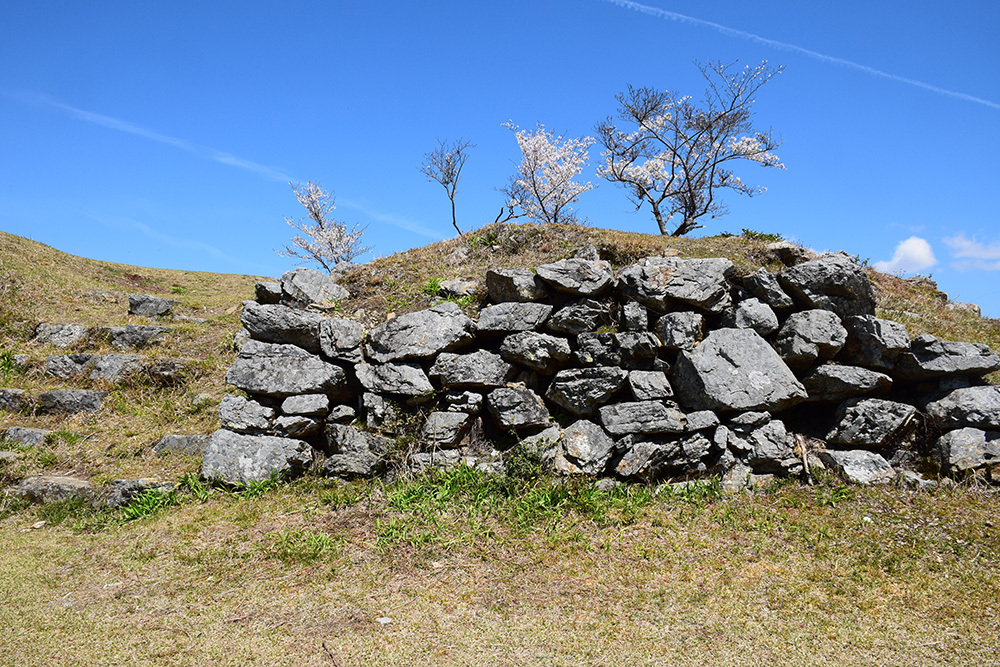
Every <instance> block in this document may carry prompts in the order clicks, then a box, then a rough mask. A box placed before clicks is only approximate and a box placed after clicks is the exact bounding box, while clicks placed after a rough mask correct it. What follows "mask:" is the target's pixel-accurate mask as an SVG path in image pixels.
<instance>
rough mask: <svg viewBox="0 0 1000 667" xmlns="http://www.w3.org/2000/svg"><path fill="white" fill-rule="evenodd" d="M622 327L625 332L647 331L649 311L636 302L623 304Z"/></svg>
mask: <svg viewBox="0 0 1000 667" xmlns="http://www.w3.org/2000/svg"><path fill="white" fill-rule="evenodd" d="M621 325H622V328H623V329H624V330H625V331H645V330H646V329H647V328H649V311H648V310H646V306H644V305H642V304H641V303H638V302H636V301H628V302H626V303H623V304H622V317H621Z"/></svg>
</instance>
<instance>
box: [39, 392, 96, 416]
mask: <svg viewBox="0 0 1000 667" xmlns="http://www.w3.org/2000/svg"><path fill="white" fill-rule="evenodd" d="M107 395H108V392H106V391H94V390H91V389H55V390H53V391H47V392H45V393H44V394H40V395H39V396H38V412H40V413H43V414H44V413H67V414H74V413H77V412H97V411H98V410H100V409H101V405H102V404H103V403H104V399H105V397H106V396H107Z"/></svg>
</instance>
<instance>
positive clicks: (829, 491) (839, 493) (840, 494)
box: [815, 486, 856, 508]
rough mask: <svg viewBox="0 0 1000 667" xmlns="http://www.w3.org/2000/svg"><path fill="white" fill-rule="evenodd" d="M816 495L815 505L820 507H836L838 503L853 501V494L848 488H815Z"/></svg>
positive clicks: (852, 490)
mask: <svg viewBox="0 0 1000 667" xmlns="http://www.w3.org/2000/svg"><path fill="white" fill-rule="evenodd" d="M815 493H816V504H817V505H819V506H820V507H831V508H832V507H836V506H837V505H839V504H840V503H844V502H848V501H851V500H854V498H855V495H856V494H855V492H854V489H852V488H851V487H849V486H840V487H837V488H817V489H816V490H815Z"/></svg>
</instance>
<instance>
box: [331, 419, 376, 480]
mask: <svg viewBox="0 0 1000 667" xmlns="http://www.w3.org/2000/svg"><path fill="white" fill-rule="evenodd" d="M326 442H327V446H328V447H329V450H330V453H329V454H328V455H327V457H326V461H325V462H324V463H323V473H324V474H325V475H328V476H331V477H347V478H353V477H365V478H367V477H374V476H376V475H378V474H380V473H381V472H382V471H383V470H385V466H386V457H387V455H388V453H389V450H390V448H391V447H392V445H393V441H392V440H390V439H389V438H385V437H383V436H380V435H375V434H373V433H365V432H363V431H359V430H357V429H355V428H351V427H349V426H343V425H341V424H327V425H326Z"/></svg>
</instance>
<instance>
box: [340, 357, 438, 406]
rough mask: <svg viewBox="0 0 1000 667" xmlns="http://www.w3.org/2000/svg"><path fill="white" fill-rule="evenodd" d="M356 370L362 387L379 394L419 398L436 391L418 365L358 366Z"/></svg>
mask: <svg viewBox="0 0 1000 667" xmlns="http://www.w3.org/2000/svg"><path fill="white" fill-rule="evenodd" d="M354 370H355V372H356V373H357V376H358V382H360V383H361V386H362V387H364V388H365V390H366V391H370V392H374V393H377V394H396V395H401V396H409V397H414V398H417V397H423V396H428V395H429V394H431V393H433V391H434V386H433V385H432V384H431V381H430V380H429V379H428V378H427V374H426V373H424V370H423V369H422V368H421V367H420V366H418V365H416V364H358V365H357V366H355V367H354Z"/></svg>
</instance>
